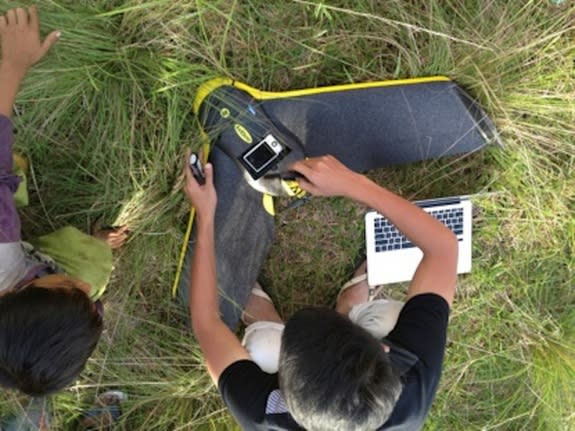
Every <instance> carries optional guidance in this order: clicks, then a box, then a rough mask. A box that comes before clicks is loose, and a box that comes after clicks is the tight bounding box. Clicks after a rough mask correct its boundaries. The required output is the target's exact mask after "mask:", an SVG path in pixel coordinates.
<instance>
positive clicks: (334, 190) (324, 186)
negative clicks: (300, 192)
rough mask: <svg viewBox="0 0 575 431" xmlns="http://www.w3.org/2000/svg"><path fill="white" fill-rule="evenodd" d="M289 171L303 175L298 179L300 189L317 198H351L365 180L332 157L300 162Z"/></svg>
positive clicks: (327, 156)
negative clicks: (355, 188) (360, 181)
mask: <svg viewBox="0 0 575 431" xmlns="http://www.w3.org/2000/svg"><path fill="white" fill-rule="evenodd" d="M289 170H290V171H295V172H298V173H300V174H301V175H303V178H298V179H297V182H298V183H299V185H300V187H301V188H302V189H304V190H305V191H306V192H309V193H311V194H313V195H317V196H349V195H350V194H351V191H352V190H353V188H354V187H356V186H357V182H358V180H360V179H361V178H363V175H361V174H358V173H356V172H353V171H352V170H350V169H349V168H347V167H346V166H344V165H343V163H341V162H340V161H339V160H337V159H336V158H335V157H333V156H330V155H326V156H321V157H314V158H312V159H305V160H299V161H297V162H295V163H294V164H293V165H291V166H290V167H289Z"/></svg>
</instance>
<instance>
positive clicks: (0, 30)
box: [0, 6, 60, 78]
mask: <svg viewBox="0 0 575 431" xmlns="http://www.w3.org/2000/svg"><path fill="white" fill-rule="evenodd" d="M59 37H60V32H59V31H54V32H52V33H50V34H49V35H48V37H47V38H46V39H45V40H44V41H43V42H42V40H40V21H39V19H38V11H37V10H36V7H35V6H32V7H30V8H28V9H22V8H17V9H10V10H9V11H8V12H6V15H4V16H0V39H1V41H2V45H1V46H2V66H3V67H7V68H9V69H10V70H11V71H12V72H13V73H15V74H17V75H18V76H19V77H21V78H22V77H24V75H26V72H27V71H28V69H30V67H31V66H33V65H34V64H35V63H37V62H38V61H40V60H41V59H42V57H44V56H45V55H46V53H47V52H48V51H49V50H50V48H51V47H52V46H53V45H54V44H55V43H56V41H57V40H58V38H59Z"/></svg>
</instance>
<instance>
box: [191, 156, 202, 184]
mask: <svg viewBox="0 0 575 431" xmlns="http://www.w3.org/2000/svg"><path fill="white" fill-rule="evenodd" d="M188 164H189V165H190V169H191V171H192V175H193V176H194V178H195V179H196V181H197V182H198V184H200V185H201V186H203V185H204V184H206V176H205V174H204V167H203V166H202V162H201V161H200V158H199V157H198V155H197V154H196V153H192V154H191V155H190V160H189V161H188Z"/></svg>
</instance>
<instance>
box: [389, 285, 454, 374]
mask: <svg viewBox="0 0 575 431" xmlns="http://www.w3.org/2000/svg"><path fill="white" fill-rule="evenodd" d="M448 321H449V305H448V304H447V301H446V300H445V299H443V298H442V297H441V296H439V295H436V294H434V293H425V294H422V295H417V296H414V297H413V298H411V299H410V300H409V301H407V303H406V304H405V305H404V306H403V309H402V310H401V313H400V314H399V319H398V320H397V324H396V325H395V328H393V331H391V332H390V333H389V335H388V336H387V337H386V338H387V339H388V340H389V341H391V342H392V343H395V344H398V345H400V346H401V347H403V348H404V349H406V350H408V351H410V352H412V353H413V354H415V355H417V356H418V357H419V359H420V361H422V362H423V363H424V364H425V365H426V366H427V367H428V368H430V369H441V364H442V362H443V355H444V351H445V344H446V341H447V324H448Z"/></svg>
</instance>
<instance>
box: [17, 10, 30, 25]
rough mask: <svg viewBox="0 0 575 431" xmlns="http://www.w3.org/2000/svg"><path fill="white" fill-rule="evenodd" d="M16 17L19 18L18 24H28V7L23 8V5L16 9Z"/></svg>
mask: <svg viewBox="0 0 575 431" xmlns="http://www.w3.org/2000/svg"><path fill="white" fill-rule="evenodd" d="M16 19H17V24H18V25H19V26H20V27H23V26H25V25H28V12H27V11H26V9H22V8H21V7H19V8H17V9H16Z"/></svg>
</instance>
